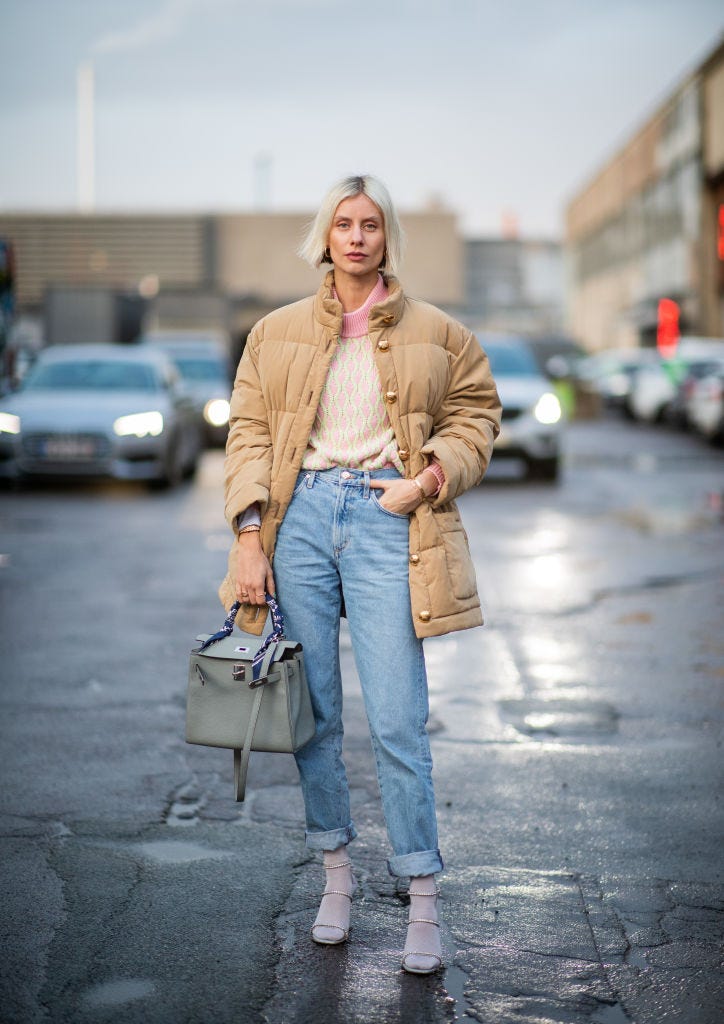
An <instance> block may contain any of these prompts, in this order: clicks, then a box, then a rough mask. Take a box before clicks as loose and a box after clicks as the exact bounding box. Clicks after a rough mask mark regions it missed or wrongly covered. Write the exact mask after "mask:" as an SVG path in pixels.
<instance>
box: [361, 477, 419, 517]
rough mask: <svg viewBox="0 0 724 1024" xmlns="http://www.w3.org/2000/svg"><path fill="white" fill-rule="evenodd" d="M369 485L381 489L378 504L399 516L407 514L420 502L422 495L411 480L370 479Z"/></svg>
mask: <svg viewBox="0 0 724 1024" xmlns="http://www.w3.org/2000/svg"><path fill="white" fill-rule="evenodd" d="M370 487H375V488H377V490H380V491H382V492H383V493H382V495H381V496H380V505H382V507H383V508H386V509H387V511H388V512H396V513H397V515H399V516H406V515H409V514H410V512H414V511H415V509H416V508H417V507H418V505H421V504H422V500H423V499H422V495H421V494H420V488H419V487H418V486H417V484H413V482H412V480H370Z"/></svg>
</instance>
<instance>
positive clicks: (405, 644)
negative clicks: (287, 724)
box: [274, 467, 443, 876]
mask: <svg viewBox="0 0 724 1024" xmlns="http://www.w3.org/2000/svg"><path fill="white" fill-rule="evenodd" d="M371 477H372V479H386V480H391V479H397V478H399V473H398V472H397V470H394V469H388V470H374V471H373V472H372V473H368V472H366V471H364V470H359V469H342V468H340V467H335V468H334V469H327V470H323V471H314V470H308V471H302V472H301V473H300V474H299V477H298V479H297V484H296V487H295V490H294V494H293V497H292V501H291V503H290V505H289V508H288V509H287V513H286V515H285V517H284V520H283V522H282V524H281V527H280V529H279V534H278V537H277V544H276V550H275V553H274V580H275V582H276V587H277V597H278V599H279V604H280V606H281V609H282V612H283V614H284V621H285V632H286V634H287V636H289V637H292V638H293V639H294V640H300V641H301V642H302V644H303V646H304V664H305V667H306V671H307V679H308V682H309V689H310V693H311V697H312V705H313V707H314V717H315V720H316V724H317V729H316V733H315V735H314V736H313V737H312V739H311V740H310V741H309V743H307V744H306V745H305V746H304V747H302V748H301V750H299V751H297V753H296V755H295V757H296V762H297V766H298V768H299V775H300V779H301V784H302V792H303V795H304V805H305V811H306V826H307V827H306V843H307V846H308V847H310V848H312V849H315V850H335V849H336V848H337V847H338V846H340V845H342V844H343V843H348V842H350V840H352V839H354V838H355V836H356V835H357V832H356V830H355V827H354V824H353V822H352V818H351V814H350V804H349V786H348V782H347V774H346V771H345V767H344V762H343V761H342V734H343V727H342V677H341V673H340V664H339V623H340V610H341V602H342V599H343V598H344V606H345V611H346V615H347V620H348V622H349V629H350V634H351V637H352V647H353V651H354V657H355V663H356V665H357V672H358V675H359V678H360V682H361V684H362V694H363V697H364V703H365V710H366V712H367V719H368V722H369V726H370V733H371V736H372V747H373V750H374V755H375V760H376V764H377V779H378V782H379V787H380V794H381V796H382V808H383V811H384V815H385V821H386V824H387V834H388V837H389V840H390V845H391V846H392V849H393V851H394V856H393V857H391V858H390V859H389V860H388V861H387V866H388V869H389V871H390V874H392V875H399V876H418V875H430V874H434V873H435V872H437V871H442V867H443V864H442V860H441V858H440V851H439V850H438V848H437V843H438V839H437V822H436V818H435V797H434V793H433V787H432V775H431V772H432V757H431V755H430V744H429V741H428V737H427V732H426V728H425V726H426V723H427V716H428V699H427V677H426V675H425V658H424V655H423V651H422V641H421V640H419V639H418V638H417V637H416V636H415V630H414V627H413V623H412V613H411V610H410V589H409V581H408V571H409V570H408V557H409V555H408V546H409V542H408V531H409V517H408V516H406V515H397V514H395V513H393V512H388V511H387V510H386V509H384V508H382V506H381V505H380V503H379V497H378V495H380V496H381V495H382V491H376V490H374V489H372V488H370V478H371Z"/></svg>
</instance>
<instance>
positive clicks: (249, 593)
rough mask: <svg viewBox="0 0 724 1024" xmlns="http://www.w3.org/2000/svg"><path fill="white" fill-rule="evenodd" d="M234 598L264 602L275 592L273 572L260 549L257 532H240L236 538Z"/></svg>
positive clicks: (247, 601) (247, 602) (246, 601)
mask: <svg viewBox="0 0 724 1024" xmlns="http://www.w3.org/2000/svg"><path fill="white" fill-rule="evenodd" d="M235 591H236V599H237V601H241V602H242V603H243V604H266V599H265V594H266V593H269V594H272V595H273V594H275V592H276V591H275V588H274V574H273V573H272V567H271V565H270V563H269V559H268V558H267V557H266V555H265V554H264V551H263V550H262V546H261V541H260V540H259V533H258V531H256V532H251V531H250V532H249V533H240V534H239V536H238V537H237V539H236V583H235Z"/></svg>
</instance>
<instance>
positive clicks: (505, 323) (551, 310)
mask: <svg viewBox="0 0 724 1024" xmlns="http://www.w3.org/2000/svg"><path fill="white" fill-rule="evenodd" d="M465 253H466V257H465V317H466V319H467V320H468V321H469V323H470V324H471V325H472V326H474V327H476V328H479V329H481V330H486V331H512V332H514V333H519V332H523V333H525V334H535V333H544V334H549V333H552V332H556V333H557V332H560V331H561V330H562V329H563V317H564V308H565V297H564V292H563V289H564V273H563V250H562V246H561V244H560V242H556V241H551V240H547V239H540V240H536V239H520V238H471V239H468V240H467V241H466V243H465Z"/></svg>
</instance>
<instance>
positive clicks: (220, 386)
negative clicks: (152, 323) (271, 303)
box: [141, 331, 231, 446]
mask: <svg viewBox="0 0 724 1024" xmlns="http://www.w3.org/2000/svg"><path fill="white" fill-rule="evenodd" d="M141 342H142V343H143V344H147V345H152V346H153V347H154V348H157V349H159V350H160V351H162V352H165V353H166V355H167V356H168V357H169V358H170V359H172V360H173V362H174V364H175V365H176V368H177V369H178V371H179V374H180V375H181V380H182V382H183V386H184V388H185V389H186V391H187V393H188V395H189V396H190V397H191V401H192V402H193V405H194V409H195V410H196V414H197V416H198V418H199V423H200V424H201V429H202V433H203V437H204V440H205V442H206V443H207V444H209V445H221V446H223V445H225V444H226V436H227V434H228V432H229V409H230V405H229V400H230V398H231V382H230V380H229V370H228V361H227V356H226V353H225V351H224V349H223V347H222V346H221V345H220V344H219V343H218V342H217V341H215V340H212V339H209V338H207V337H206V336H205V335H203V334H195V333H193V332H190V331H178V332H176V331H159V332H156V333H153V334H146V335H144V336H143V337H142V338H141Z"/></svg>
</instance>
